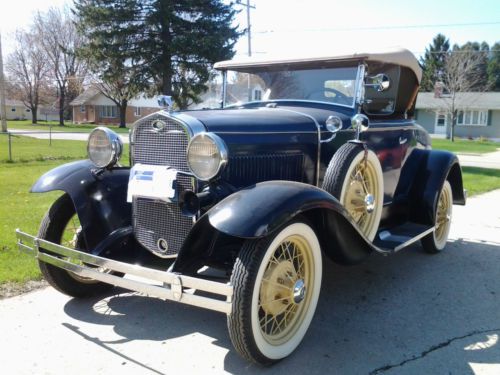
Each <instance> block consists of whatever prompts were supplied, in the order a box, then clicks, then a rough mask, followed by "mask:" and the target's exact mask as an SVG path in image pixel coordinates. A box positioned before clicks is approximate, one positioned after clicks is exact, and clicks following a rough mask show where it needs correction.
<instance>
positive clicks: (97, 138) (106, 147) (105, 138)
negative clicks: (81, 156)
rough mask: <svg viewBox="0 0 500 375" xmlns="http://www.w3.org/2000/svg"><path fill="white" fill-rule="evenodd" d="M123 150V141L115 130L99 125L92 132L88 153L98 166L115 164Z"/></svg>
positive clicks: (103, 166) (104, 166)
mask: <svg viewBox="0 0 500 375" xmlns="http://www.w3.org/2000/svg"><path fill="white" fill-rule="evenodd" d="M122 151H123V142H122V140H121V139H120V137H119V136H118V134H116V133H115V132H114V131H112V130H109V129H108V128H105V127H102V126H99V127H97V128H95V129H94V130H92V132H91V133H90V135H89V141H88V144H87V154H88V156H89V159H90V161H92V163H94V164H95V165H96V167H99V168H106V167H110V166H113V165H114V164H116V163H117V162H118V160H120V157H121V156H122Z"/></svg>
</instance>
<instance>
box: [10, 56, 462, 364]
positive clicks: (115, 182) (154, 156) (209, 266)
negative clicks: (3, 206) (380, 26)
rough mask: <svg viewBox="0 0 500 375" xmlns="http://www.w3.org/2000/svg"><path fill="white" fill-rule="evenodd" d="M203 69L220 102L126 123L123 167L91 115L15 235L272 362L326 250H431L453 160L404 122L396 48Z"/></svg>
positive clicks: (401, 61) (458, 199)
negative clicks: (33, 217) (215, 326)
mask: <svg viewBox="0 0 500 375" xmlns="http://www.w3.org/2000/svg"><path fill="white" fill-rule="evenodd" d="M215 68H216V69H218V70H219V71H221V72H222V76H223V79H222V84H221V87H222V95H221V96H222V102H221V107H220V108H218V109H202V110H196V111H184V112H174V111H172V110H163V111H160V112H158V113H155V114H152V115H150V116H147V117H145V118H143V119H141V120H139V121H138V122H137V123H135V124H134V125H133V127H132V129H131V132H130V160H131V166H130V167H129V166H121V165H120V164H119V159H120V155H121V153H122V143H121V141H120V138H119V137H118V136H117V135H116V134H115V133H113V132H112V131H110V130H109V129H107V128H97V129H95V130H94V131H93V132H92V133H91V134H90V136H89V141H88V156H89V160H82V161H78V162H73V163H69V164H65V165H62V166H60V167H58V168H56V169H54V170H51V171H49V172H48V173H46V174H45V175H43V176H42V177H41V178H40V179H39V180H38V181H37V182H36V183H35V184H34V186H33V187H32V192H37V193H39V192H47V191H53V190H62V191H63V192H64V194H63V195H62V196H61V197H60V198H59V199H58V200H57V201H56V202H55V203H54V204H53V205H52V207H51V208H50V209H49V211H48V212H47V214H46V216H45V217H44V219H43V221H42V224H41V227H40V231H39V233H38V235H37V236H31V235H29V234H26V233H23V232H21V231H20V230H18V231H17V237H18V243H19V248H20V249H22V250H24V251H26V252H29V253H31V254H34V255H35V256H36V257H37V259H38V261H39V265H40V269H41V271H42V273H43V275H44V277H45V278H46V279H47V280H48V282H49V283H50V284H51V285H52V286H53V287H55V288H56V289H57V290H59V291H61V292H63V293H66V294H68V295H70V296H73V297H86V296H89V295H92V294H95V293H99V292H103V291H104V290H107V289H108V288H110V287H112V286H113V285H116V286H121V287H124V288H128V289H130V290H134V291H138V292H141V293H145V294H147V295H151V296H157V297H160V298H163V299H167V300H174V301H178V302H182V303H187V304H191V305H195V306H201V307H204V308H207V309H212V310H217V311H221V312H224V313H226V314H227V322H228V329H229V334H230V337H231V340H232V342H233V344H234V347H235V348H236V350H237V351H238V352H239V353H240V354H241V355H243V356H244V357H245V358H247V359H248V360H251V361H254V362H257V363H261V364H270V363H273V362H275V361H277V360H280V359H282V358H284V357H286V356H288V355H289V354H290V353H291V352H292V351H293V350H294V349H295V348H296V347H297V346H298V345H299V343H300V342H301V340H302V338H303V337H304V335H305V333H306V331H307V329H308V327H309V324H310V322H311V320H312V317H313V315H314V311H315V308H316V304H317V302H318V298H319V293H320V287H321V278H322V256H323V255H326V256H328V257H330V258H331V259H333V260H334V261H336V262H339V263H342V264H346V265H349V264H356V263H359V262H361V261H363V260H364V259H365V258H366V257H367V256H368V255H369V254H370V253H372V252H374V251H375V252H380V253H383V254H392V253H394V252H397V251H399V250H401V249H403V248H405V247H407V246H408V245H410V244H412V243H414V242H416V241H419V240H420V241H421V243H422V246H423V249H424V250H426V251H427V252H429V253H437V252H439V251H441V250H442V249H443V248H444V247H445V245H446V241H447V237H448V233H449V229H450V219H451V213H452V204H462V205H463V204H465V199H466V197H465V192H464V190H463V186H462V175H461V169H460V165H459V163H458V160H457V158H456V156H455V155H453V154H452V153H449V152H444V151H436V150H431V140H430V138H429V135H428V134H427V133H426V132H425V130H424V129H423V128H422V127H420V126H419V125H418V124H416V122H415V121H414V120H413V114H414V108H415V101H416V97H417V92H418V88H419V81H420V79H421V74H422V73H421V70H420V67H419V65H418V63H417V61H416V59H415V58H414V56H413V55H412V54H411V53H410V52H409V51H406V50H393V51H389V52H386V53H357V54H352V55H343V56H329V57H323V58H309V59H288V60H272V61H255V60H253V61H250V60H248V61H240V62H238V61H226V62H220V63H218V64H216V65H215ZM249 99H250V100H249ZM254 99H257V100H254ZM129 275H133V276H139V277H140V278H141V279H138V278H134V277H132V278H131V277H129ZM144 279H148V280H150V282H149V283H148V282H146V281H143V280H144Z"/></svg>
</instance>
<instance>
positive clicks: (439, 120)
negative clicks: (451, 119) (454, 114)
mask: <svg viewBox="0 0 500 375" xmlns="http://www.w3.org/2000/svg"><path fill="white" fill-rule="evenodd" d="M445 125H446V115H445V114H442V113H439V114H438V118H437V126H445Z"/></svg>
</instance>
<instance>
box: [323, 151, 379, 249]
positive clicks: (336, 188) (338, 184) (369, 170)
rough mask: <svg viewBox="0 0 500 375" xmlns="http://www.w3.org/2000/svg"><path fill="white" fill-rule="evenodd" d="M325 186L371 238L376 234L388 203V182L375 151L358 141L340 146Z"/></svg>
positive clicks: (329, 168) (330, 167) (328, 171)
mask: <svg viewBox="0 0 500 375" xmlns="http://www.w3.org/2000/svg"><path fill="white" fill-rule="evenodd" d="M323 189H324V190H326V191H328V192H329V193H330V194H332V195H333V196H334V197H336V198H337V199H338V200H339V201H340V203H341V204H342V205H343V206H344V207H345V209H346V211H347V212H348V213H349V216H350V217H351V219H352V220H353V221H354V222H355V223H356V225H357V227H358V229H359V230H360V231H361V232H362V233H363V234H364V235H365V236H366V237H367V238H368V239H369V240H373V239H374V238H375V235H376V234H377V230H378V226H379V223H380V217H381V216H382V208H383V205H384V184H383V175H382V167H381V166H380V162H379V160H378V158H377V155H375V153H374V152H373V151H371V150H368V149H366V150H365V149H364V147H363V145H361V144H355V143H346V144H344V145H343V146H342V147H340V148H339V150H338V151H337V152H336V153H335V154H334V155H333V158H332V160H331V161H330V164H329V165H328V168H327V170H326V172H325V177H324V180H323Z"/></svg>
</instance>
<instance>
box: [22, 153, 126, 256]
mask: <svg viewBox="0 0 500 375" xmlns="http://www.w3.org/2000/svg"><path fill="white" fill-rule="evenodd" d="M96 172H97V170H96V167H95V166H94V165H93V164H92V163H91V162H90V161H89V160H81V161H76V162H72V163H68V164H64V165H61V166H59V167H57V168H54V169H52V170H50V171H48V172H47V173H45V174H44V175H43V176H42V177H40V178H39V179H38V181H36V182H35V184H34V185H33V187H32V188H31V192H32V193H44V192H49V191H54V190H62V191H64V192H65V193H67V194H68V195H69V196H70V198H71V200H72V201H73V204H74V205H75V209H76V213H77V215H78V218H79V220H80V224H81V226H82V232H83V235H84V239H85V243H86V245H87V248H89V249H95V250H96V251H98V252H101V251H102V250H104V248H103V247H102V246H98V245H99V243H101V241H103V240H105V239H106V238H107V237H108V236H109V235H110V234H111V233H113V232H115V231H116V230H118V229H119V228H125V227H130V226H131V225H132V222H131V221H132V213H131V204H130V203H127V186H128V179H129V168H114V169H110V170H105V171H102V172H101V171H99V173H96ZM117 233H120V231H118V232H115V233H114V234H113V236H116V235H117ZM123 236H124V237H130V233H128V232H127V231H125V232H124V233H123ZM115 240H116V239H115Z"/></svg>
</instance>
